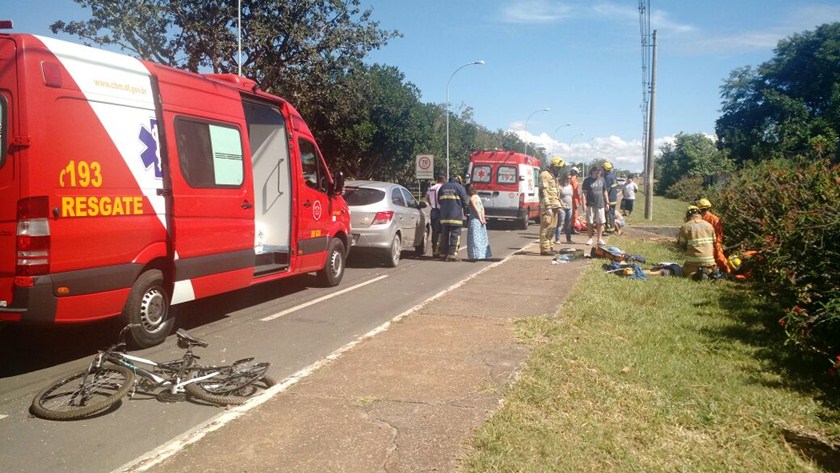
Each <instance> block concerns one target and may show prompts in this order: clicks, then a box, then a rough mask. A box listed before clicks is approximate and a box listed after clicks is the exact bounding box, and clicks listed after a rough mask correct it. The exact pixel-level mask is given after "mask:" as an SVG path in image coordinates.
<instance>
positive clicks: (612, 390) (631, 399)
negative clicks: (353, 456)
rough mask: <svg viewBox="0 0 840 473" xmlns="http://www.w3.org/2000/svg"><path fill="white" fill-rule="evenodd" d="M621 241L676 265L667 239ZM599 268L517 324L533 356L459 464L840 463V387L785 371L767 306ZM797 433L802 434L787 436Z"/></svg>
mask: <svg viewBox="0 0 840 473" xmlns="http://www.w3.org/2000/svg"><path fill="white" fill-rule="evenodd" d="M614 240H615V241H613V240H611V244H615V245H616V246H619V247H620V248H622V249H623V250H624V251H627V252H630V253H635V254H641V255H644V256H645V257H646V258H647V259H648V261H668V260H670V261H674V260H678V256H677V255H676V254H675V253H673V252H672V249H671V247H670V246H669V245H663V244H657V243H655V242H644V241H637V240H630V239H626V238H620V237H618V238H615V239H614ZM597 263H600V262H595V263H593V264H592V265H591V266H590V267H589V268H588V269H587V270H586V271H585V273H584V274H583V276H582V278H581V281H580V282H579V284H578V286H577V287H576V288H575V290H574V291H573V292H572V294H570V295H569V297H568V299H567V301H566V303H565V304H564V306H563V308H562V309H561V311H560V312H559V313H558V314H557V315H556V316H554V317H540V318H531V319H525V320H522V321H520V322H519V323H518V324H517V330H518V336H519V337H520V339H521V341H522V343H526V344H529V345H531V346H532V347H533V350H532V352H531V355H530V357H529V359H528V361H527V364H526V366H525V367H524V369H523V371H522V373H521V376H520V378H519V380H518V381H517V382H516V383H515V384H514V385H512V386H511V387H510V388H509V389H508V391H507V392H506V394H505V402H504V405H503V407H502V408H501V409H500V410H499V411H498V412H496V413H495V414H494V415H493V416H492V417H491V419H489V420H488V421H487V422H486V423H485V424H484V425H483V426H482V427H481V428H480V429H479V430H478V431H477V432H476V433H475V436H474V439H473V442H472V446H473V449H472V452H471V454H470V455H469V456H468V457H466V458H465V459H464V460H463V462H462V469H463V470H464V471H468V472H487V471H504V472H547V471H558V472H565V471H641V472H650V471H663V472H665V471H667V472H671V471H709V472H718V471H744V472H754V471H762V472H773V471H778V472H789V471H821V470H820V467H819V465H818V463H817V462H816V461H814V460H812V459H811V458H821V457H820V455H828V456H829V457H830V456H831V455H834V458H833V460H834V461H836V462H837V463H830V462H831V461H832V459H831V458H828V459H825V458H823V459H822V461H823V462H825V463H824V465H828V466H827V468H829V469H831V468H832V465H833V468H840V459H838V458H837V455H838V454H837V451H832V450H831V448H830V443H831V442H830V439H831V438H832V437H837V436H839V435H840V427H838V420H840V418H838V414H837V407H838V406H837V404H836V403H837V402H838V401H837V397H836V391H835V392H834V395H833V396H828V397H827V398H831V397H833V400H831V399H823V400H822V401H821V400H820V395H821V394H824V391H821V390H820V389H818V388H817V387H815V386H813V385H812V383H811V384H809V383H803V382H799V383H794V382H791V381H789V379H788V377H787V376H783V375H782V373H783V372H784V370H783V369H781V368H780V364H784V363H793V366H795V361H796V360H793V361H791V360H787V361H785V360H783V359H782V358H783V357H781V356H780V355H779V352H780V351H783V350H781V348H779V347H780V346H781V344H782V343H783V340H782V339H781V330H779V328H778V326H777V325H776V323H775V320H776V319H777V318H778V314H776V313H775V312H774V309H773V308H772V306H768V305H766V304H765V302H766V301H762V300H759V299H757V298H756V297H754V296H753V295H752V293H751V291H750V290H749V289H748V287H746V286H743V285H739V284H736V283H730V282H726V281H719V282H715V283H708V282H704V283H697V282H693V281H690V280H686V279H682V278H673V277H652V278H651V279H650V280H647V281H637V280H630V279H625V278H622V277H619V276H616V275H613V274H606V273H604V272H603V271H602V270H601V268H600V264H597ZM832 403H833V404H832ZM796 435H799V436H800V438H805V439H808V441H807V442H805V441H803V442H799V443H789V442H787V441H786V440H785V437H786V436H788V437H791V438H792V437H794V436H796ZM810 443H814V444H816V446H814V445H810V446H808V445H806V444H810ZM800 444H801V445H800Z"/></svg>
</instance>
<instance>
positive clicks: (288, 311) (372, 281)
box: [260, 274, 388, 322]
mask: <svg viewBox="0 0 840 473" xmlns="http://www.w3.org/2000/svg"><path fill="white" fill-rule="evenodd" d="M387 277H388V275H387V274H383V275H382V276H379V277H378V278H373V279H371V280H370V281H365V282H363V283H359V284H356V285H355V286H350V287H348V288H347V289H342V290H340V291H336V292H333V293H332V294H327V295H326V296H322V297H319V298H317V299H313V300H311V301H309V302H306V303H304V304H301V305H298V306H294V307H292V308H289V309H286V310H284V311H280V312H278V313H276V314H273V315H269V316H268V317H263V318H261V319H260V320H261V321H263V322H268V321H269V320H274V319H277V318H280V317H283V316H284V315H288V314H291V313H292V312H295V311H298V310H300V309H305V308H307V307H309V306H311V305H315V304H317V303H319V302H323V301H325V300H327V299H330V298H333V297H335V296H340V295H342V294H345V293H347V292H350V291H352V290H355V289H358V288H360V287H362V286H367V285H368V284H372V283H375V282H376V281H381V280H382V279H385V278H387Z"/></svg>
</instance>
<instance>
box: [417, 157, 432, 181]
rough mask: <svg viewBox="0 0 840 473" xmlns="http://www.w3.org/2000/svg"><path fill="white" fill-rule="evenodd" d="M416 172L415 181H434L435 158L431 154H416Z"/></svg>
mask: <svg viewBox="0 0 840 473" xmlns="http://www.w3.org/2000/svg"><path fill="white" fill-rule="evenodd" d="M416 170H417V179H434V178H435V176H434V174H435V157H434V156H433V155H431V154H418V155H417V161H416Z"/></svg>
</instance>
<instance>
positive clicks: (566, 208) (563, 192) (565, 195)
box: [554, 174, 574, 243]
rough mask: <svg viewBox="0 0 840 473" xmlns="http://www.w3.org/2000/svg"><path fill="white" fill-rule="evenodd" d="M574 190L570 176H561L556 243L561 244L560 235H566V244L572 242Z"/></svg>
mask: <svg viewBox="0 0 840 473" xmlns="http://www.w3.org/2000/svg"><path fill="white" fill-rule="evenodd" d="M573 195H574V190H573V189H572V183H571V182H569V176H568V174H561V175H560V182H559V183H558V184H557V196H558V197H559V198H560V205H561V207H560V211H559V212H558V214H557V216H558V217H559V218H558V219H557V230H555V231H554V243H560V235H562V234H563V233H565V234H566V243H571V242H572V227H574V225H573V224H572V201H573V200H574V199H573Z"/></svg>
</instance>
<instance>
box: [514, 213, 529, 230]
mask: <svg viewBox="0 0 840 473" xmlns="http://www.w3.org/2000/svg"><path fill="white" fill-rule="evenodd" d="M529 223H530V222H529V221H528V214H525V215H523V216H521V217H519V219H517V220H516V226H517V227H518V228H519V230H527V229H528V224H529Z"/></svg>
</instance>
